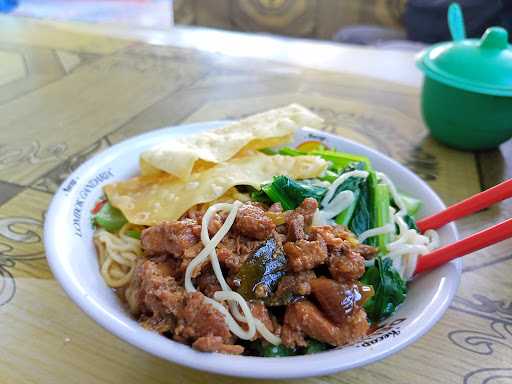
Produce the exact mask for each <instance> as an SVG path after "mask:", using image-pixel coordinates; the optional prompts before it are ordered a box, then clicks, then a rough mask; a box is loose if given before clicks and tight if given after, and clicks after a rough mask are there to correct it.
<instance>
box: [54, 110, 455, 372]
mask: <svg viewBox="0 0 512 384" xmlns="http://www.w3.org/2000/svg"><path fill="white" fill-rule="evenodd" d="M228 122H229V121H227V120H223V121H207V122H200V123H192V124H184V125H177V126H170V127H166V128H162V129H158V130H154V131H151V132H147V133H144V134H141V135H137V136H134V137H131V138H129V139H127V140H123V141H121V142H119V143H116V144H114V145H112V146H111V147H109V148H107V149H106V150H104V151H103V152H101V153H99V154H97V155H95V156H93V157H92V158H90V159H88V160H87V161H86V162H84V163H83V164H82V165H80V166H79V167H78V168H77V169H76V170H75V171H73V172H72V173H71V174H70V175H69V176H68V177H67V178H66V180H65V181H64V182H63V183H62V184H61V186H60V187H59V189H58V191H57V192H56V193H55V195H54V197H53V199H52V201H51V203H50V206H49V208H48V211H47V215H46V219H45V223H44V245H45V250H46V254H47V260H48V264H49V266H50V269H51V271H52V273H53V274H54V276H55V278H56V280H57V281H58V282H59V284H60V285H61V287H62V288H63V289H64V291H65V292H66V294H67V295H68V297H69V298H70V299H71V300H72V301H73V302H74V304H75V305H77V306H78V307H79V308H80V310H81V311H82V312H84V313H85V314H86V315H87V316H88V317H90V318H92V319H93V320H94V321H95V322H96V323H98V324H99V325H100V326H102V327H103V328H104V329H105V330H107V331H108V332H110V333H112V334H114V335H115V336H117V337H118V338H120V339H121V340H123V341H126V342H128V343H130V344H132V345H133V346H136V347H137V348H139V349H141V350H143V351H145V352H148V353H150V354H152V355H154V356H157V357H160V358H162V359H164V360H167V361H171V362H174V363H177V364H180V365H183V366H186V367H189V368H193V369H197V370H200V371H207V372H211V373H216V374H222V375H229V376H237V377H246V378H260V379H291V378H305V377H311V376H321V375H327V374H332V373H335V372H340V371H344V370H348V369H352V368H356V367H360V366H363V365H367V364H370V363H373V362H375V361H377V360H381V359H383V358H384V357H387V356H389V355H392V354H394V353H396V352H398V351H399V350H401V349H403V348H405V347H406V346H408V345H410V344H412V343H413V342H415V341H416V340H418V339H419V338H420V337H422V336H423V335H424V334H425V333H427V332H428V331H429V330H430V329H431V328H432V327H433V326H434V325H435V324H436V323H437V322H438V321H439V319H440V318H441V317H442V316H443V314H444V313H445V311H446V310H447V309H448V307H449V305H450V303H451V301H452V299H453V297H454V295H455V293H456V291H457V289H458V286H459V282H460V277H461V271H462V261H461V260H460V259H458V260H455V261H452V262H451V263H449V264H451V266H452V267H453V266H454V267H455V273H454V276H451V277H452V278H453V279H455V280H451V281H450V284H448V288H449V290H448V291H447V292H445V293H444V295H442V296H443V298H442V300H440V298H436V299H435V300H437V301H438V302H437V303H436V304H437V305H436V306H434V308H433V311H431V312H429V314H428V318H427V319H428V321H427V322H426V324H425V325H422V326H419V327H416V328H415V329H414V330H413V331H411V332H409V333H408V337H407V338H403V339H399V341H397V342H395V343H394V344H393V345H392V346H391V347H390V348H388V349H386V350H382V351H379V352H377V353H375V352H372V353H371V355H370V353H368V354H367V355H368V357H366V356H365V358H359V359H356V360H353V361H351V362H350V363H348V364H345V365H343V366H341V365H340V362H339V359H337V358H336V351H340V350H330V351H326V352H323V353H317V354H313V355H303V356H290V357H284V358H273V359H269V358H265V357H252V356H233V355H223V354H217V353H212V354H205V353H203V352H196V351H194V354H195V355H197V359H191V358H190V357H188V354H187V353H183V354H182V353H180V352H185V350H184V349H183V348H186V349H187V350H192V349H191V348H190V347H189V346H186V345H183V344H181V343H178V342H175V341H173V340H168V339H166V340H167V341H169V342H170V343H172V344H174V345H172V344H171V345H170V347H169V349H168V350H165V351H163V350H162V348H160V347H159V345H160V342H161V339H162V336H161V335H159V334H156V333H154V332H150V331H147V330H144V329H143V328H142V327H140V326H139V328H138V329H137V330H133V329H131V327H130V326H128V325H127V324H125V323H122V322H121V321H120V320H118V319H116V318H115V316H113V315H112V314H110V313H109V312H108V310H106V309H105V308H103V307H102V306H101V305H100V304H99V303H97V302H95V301H93V300H92V299H91V298H90V297H88V295H87V293H86V292H81V291H80V290H79V289H77V283H78V282H77V281H74V280H73V279H70V278H69V276H68V275H67V273H66V269H65V268H64V267H63V266H62V265H61V262H60V261H59V256H58V254H59V252H60V251H59V250H58V249H57V244H56V241H55V240H54V237H55V231H54V230H53V229H52V228H55V227H56V224H57V219H58V217H59V211H60V208H61V207H62V206H63V205H64V204H65V203H64V201H65V199H63V197H64V191H63V186H65V185H68V184H69V182H70V181H71V180H72V179H73V178H74V177H76V175H78V174H81V173H82V172H84V171H86V170H87V169H88V168H90V167H91V166H92V165H94V164H95V163H96V162H100V161H101V160H104V161H106V160H108V159H109V158H110V160H114V158H115V157H112V155H113V154H115V152H117V151H119V150H120V149H122V148H124V147H129V146H130V145H134V144H135V143H136V142H137V141H139V140H142V139H146V138H151V137H152V136H155V135H162V134H168V133H169V132H170V130H173V129H174V130H175V132H172V131H171V132H170V133H171V135H172V136H174V135H180V132H181V131H180V132H176V131H177V130H176V128H177V127H180V128H181V129H182V131H184V130H187V128H188V129H189V130H190V131H193V129H194V128H198V127H199V130H202V129H211V128H213V127H215V126H220V125H223V124H226V123H228ZM205 125H207V126H208V127H206V128H200V126H205ZM302 130H306V131H310V132H312V133H316V134H319V135H321V136H324V137H326V138H329V139H331V140H334V141H339V140H341V141H345V142H347V143H348V144H350V145H351V146H354V147H355V148H357V149H363V150H364V151H366V152H370V153H372V154H373V155H376V156H378V157H384V158H385V159H386V160H387V161H391V162H392V163H393V165H394V166H395V167H397V168H398V169H399V170H400V172H401V173H405V174H406V175H407V177H408V178H411V179H413V180H415V181H416V182H418V183H420V184H421V187H422V189H427V190H428V192H429V194H430V195H431V197H432V198H433V199H434V200H435V201H436V203H437V204H438V205H439V206H442V207H445V205H444V203H443V202H442V200H441V199H440V198H439V196H438V195H437V193H435V192H434V191H433V190H432V189H431V188H430V187H429V186H428V184H426V183H425V182H424V181H423V180H422V179H420V178H419V177H418V176H417V175H416V174H414V173H413V172H412V171H410V170H409V169H407V168H406V167H405V166H403V165H401V164H400V163H398V162H397V161H396V160H394V159H392V158H390V157H388V156H386V155H384V154H383V153H380V152H379V151H377V150H374V149H372V148H369V147H367V146H365V145H362V144H359V143H357V142H354V141H352V140H349V139H345V138H343V137H340V136H337V135H333V134H330V133H327V132H324V131H318V130H314V129H309V128H303V129H302ZM185 134H186V133H185ZM448 228H449V230H450V233H451V236H452V237H453V238H454V239H457V238H458V231H457V228H456V226H455V225H454V223H451V224H449V225H448ZM445 267H448V265H446V266H445ZM114 323H115V326H114V325H113V324H114ZM169 351H170V352H169ZM192 351H193V350H192ZM261 362H264V365H265V367H264V369H262V367H261V364H260V363H261ZM301 367H307V368H306V369H304V368H301Z"/></svg>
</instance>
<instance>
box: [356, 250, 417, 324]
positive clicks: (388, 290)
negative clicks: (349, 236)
mask: <svg viewBox="0 0 512 384" xmlns="http://www.w3.org/2000/svg"><path fill="white" fill-rule="evenodd" d="M361 282H362V283H363V284H367V285H372V286H373V289H374V290H375V295H374V296H373V297H372V298H370V299H369V300H368V301H367V302H366V303H365V304H364V309H365V311H366V313H367V314H368V318H369V319H370V320H371V321H372V322H378V321H380V320H382V319H384V318H386V317H388V316H390V315H391V314H392V313H393V312H395V310H396V308H397V307H398V305H400V304H401V303H402V302H403V301H404V300H405V296H406V294H407V287H406V285H405V282H404V281H403V280H402V278H401V277H400V274H399V273H398V272H397V271H396V270H395V268H394V267H393V263H392V261H391V259H387V258H382V257H381V256H378V257H377V258H376V259H375V264H374V265H373V266H372V267H370V268H368V269H367V270H366V272H365V274H364V275H363V277H362V278H361Z"/></svg>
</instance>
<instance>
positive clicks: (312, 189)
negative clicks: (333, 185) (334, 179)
mask: <svg viewBox="0 0 512 384" xmlns="http://www.w3.org/2000/svg"><path fill="white" fill-rule="evenodd" d="M261 189H262V191H263V192H265V193H266V194H267V196H268V197H269V198H270V200H272V201H273V202H275V203H281V205H282V207H283V209H284V210H286V211H288V210H290V209H295V208H297V207H298V206H299V205H300V204H301V203H302V202H303V201H304V199H305V198H307V197H312V198H314V199H316V200H317V201H319V202H320V201H321V199H322V197H323V196H324V195H325V192H326V191H327V189H326V188H324V187H320V186H318V185H311V184H310V183H307V182H300V181H295V180H293V179H291V178H289V177H288V176H274V178H273V179H272V183H270V184H265V185H263V186H262V187H261Z"/></svg>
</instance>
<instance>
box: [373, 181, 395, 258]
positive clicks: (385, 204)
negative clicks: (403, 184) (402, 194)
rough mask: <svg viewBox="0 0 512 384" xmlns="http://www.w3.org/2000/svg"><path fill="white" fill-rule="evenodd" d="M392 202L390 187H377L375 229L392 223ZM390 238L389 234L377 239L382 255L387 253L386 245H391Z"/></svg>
mask: <svg viewBox="0 0 512 384" xmlns="http://www.w3.org/2000/svg"><path fill="white" fill-rule="evenodd" d="M390 200H391V197H390V194H389V188H388V186H387V185H386V184H377V186H376V187H375V202H374V205H373V209H374V213H373V217H374V218H375V225H374V228H377V227H382V226H383V225H386V224H388V223H390V222H391V219H390V215H389V206H390V203H391V202H390ZM389 238H390V236H389V234H388V233H385V234H382V235H378V236H376V237H375V239H376V242H375V245H376V246H377V247H378V248H379V250H380V252H381V253H386V252H387V249H386V245H387V244H388V243H389Z"/></svg>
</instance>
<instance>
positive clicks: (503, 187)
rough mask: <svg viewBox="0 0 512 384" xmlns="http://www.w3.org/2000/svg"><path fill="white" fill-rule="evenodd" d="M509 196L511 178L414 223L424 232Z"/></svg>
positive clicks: (511, 192)
mask: <svg viewBox="0 0 512 384" xmlns="http://www.w3.org/2000/svg"><path fill="white" fill-rule="evenodd" d="M510 197H512V179H510V180H507V181H504V182H502V183H500V184H498V185H496V186H494V187H492V188H489V189H488V190H486V191H483V192H480V193H478V194H476V195H474V196H471V197H469V198H467V199H466V200H462V201H461V202H460V203H457V204H454V205H452V206H450V207H448V208H447V209H445V210H444V211H442V212H439V213H436V214H435V215H432V216H428V217H426V218H424V219H421V220H419V221H418V222H417V223H416V225H417V226H418V229H419V230H420V232H425V231H426V230H427V229H437V228H440V227H442V226H443V225H445V224H448V223H449V222H451V221H454V220H457V219H460V218H462V217H464V216H469V215H471V214H473V213H475V212H478V211H480V210H482V209H484V208H487V207H490V206H491V205H493V204H496V203H498V202H500V201H502V200H505V199H508V198H510Z"/></svg>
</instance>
